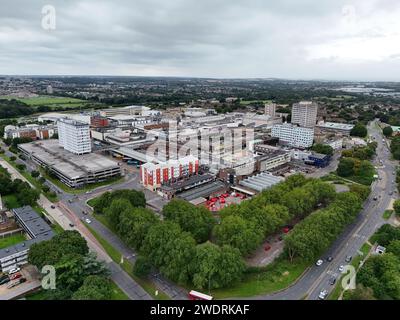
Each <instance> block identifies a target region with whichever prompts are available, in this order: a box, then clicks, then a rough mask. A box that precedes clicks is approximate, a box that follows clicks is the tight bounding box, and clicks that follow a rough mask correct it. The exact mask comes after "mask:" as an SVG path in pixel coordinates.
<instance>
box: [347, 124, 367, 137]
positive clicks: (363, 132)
mask: <svg viewBox="0 0 400 320" xmlns="http://www.w3.org/2000/svg"><path fill="white" fill-rule="evenodd" d="M367 134H368V130H367V127H366V126H364V125H363V124H362V123H357V124H356V125H355V126H354V128H353V129H352V130H351V131H350V135H352V136H356V137H360V138H365V137H366V136H367Z"/></svg>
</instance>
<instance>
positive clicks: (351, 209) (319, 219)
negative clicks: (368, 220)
mask: <svg viewBox="0 0 400 320" xmlns="http://www.w3.org/2000/svg"><path fill="white" fill-rule="evenodd" d="M361 204H362V200H361V198H360V197H359V196H358V195H357V194H355V193H352V192H346V193H340V194H338V195H336V198H335V200H334V201H333V202H332V203H331V204H330V205H329V206H328V207H327V208H325V209H322V210H319V211H316V212H314V213H313V214H311V215H309V216H308V217H307V218H305V219H304V220H303V221H301V222H300V223H298V224H297V225H296V226H295V227H294V229H293V230H292V231H291V232H290V233H289V234H288V235H287V236H286V237H285V239H284V240H285V252H286V253H287V255H288V257H289V259H290V260H291V261H293V260H294V259H295V258H300V259H303V260H306V261H313V260H315V259H317V258H318V257H319V256H320V255H321V254H322V253H323V252H325V251H326V250H327V249H328V248H329V246H330V245H331V244H332V243H333V241H334V240H335V239H337V237H338V236H339V235H340V234H341V233H342V231H343V230H344V228H345V227H346V226H347V225H349V224H350V223H352V222H353V221H354V219H355V218H356V217H357V215H358V213H359V212H360V210H361Z"/></svg>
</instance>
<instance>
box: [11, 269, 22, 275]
mask: <svg viewBox="0 0 400 320" xmlns="http://www.w3.org/2000/svg"><path fill="white" fill-rule="evenodd" d="M20 270H21V268H13V269H11V270H10V271H8V274H13V273H17V272H18V271H20Z"/></svg>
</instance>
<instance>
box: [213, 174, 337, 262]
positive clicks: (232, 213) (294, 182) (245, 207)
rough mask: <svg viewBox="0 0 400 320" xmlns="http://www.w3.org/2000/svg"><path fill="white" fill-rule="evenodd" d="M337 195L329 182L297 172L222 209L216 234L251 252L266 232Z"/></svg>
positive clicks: (218, 238)
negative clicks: (265, 189) (283, 180)
mask: <svg viewBox="0 0 400 320" xmlns="http://www.w3.org/2000/svg"><path fill="white" fill-rule="evenodd" d="M335 195H336V193H335V189H334V187H333V186H332V185H331V184H329V183H325V182H322V181H320V180H314V179H306V178H304V176H302V175H294V176H291V177H289V178H288V179H287V180H286V181H285V182H282V183H280V184H278V185H276V186H274V187H272V188H271V189H269V190H267V191H264V192H262V193H261V194H260V195H258V196H257V197H255V198H253V199H250V200H248V201H245V202H243V203H241V204H240V205H233V206H229V207H227V208H225V209H223V210H222V211H221V212H220V215H221V223H220V224H219V225H216V226H215V227H214V231H213V234H214V237H215V239H216V242H217V243H218V244H220V245H225V244H226V245H231V246H232V247H234V248H237V249H239V250H240V252H241V254H242V255H248V254H250V253H251V252H252V251H254V250H255V249H256V248H258V247H259V246H260V245H261V243H262V242H263V241H264V240H265V238H266V237H267V236H269V235H271V234H273V233H275V232H277V231H278V230H279V229H280V228H282V227H283V226H285V225H287V224H290V223H292V222H293V221H294V220H299V219H303V218H305V217H306V216H307V215H308V214H310V213H311V212H312V211H314V210H315V209H316V208H317V207H318V206H325V205H327V204H328V203H330V202H331V201H332V200H333V199H334V198H335Z"/></svg>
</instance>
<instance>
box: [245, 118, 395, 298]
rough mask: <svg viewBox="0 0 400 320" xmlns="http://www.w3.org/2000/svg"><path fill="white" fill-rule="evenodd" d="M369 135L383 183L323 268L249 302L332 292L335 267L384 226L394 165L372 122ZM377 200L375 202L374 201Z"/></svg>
mask: <svg viewBox="0 0 400 320" xmlns="http://www.w3.org/2000/svg"><path fill="white" fill-rule="evenodd" d="M368 129H369V133H370V134H371V135H372V136H373V137H375V140H376V141H377V142H378V148H377V156H376V158H375V160H374V164H375V165H376V166H378V165H379V164H380V160H382V161H383V165H382V166H380V167H379V169H378V174H379V177H381V178H382V180H376V181H375V182H374V183H373V185H372V186H371V188H372V192H371V195H370V197H369V198H368V199H367V201H366V202H365V203H364V206H363V210H362V211H361V212H360V214H359V216H358V218H357V220H356V221H355V222H354V223H353V224H351V225H349V226H348V227H347V228H346V230H345V231H344V232H343V233H342V235H341V236H340V237H339V238H338V239H337V240H336V241H335V242H334V243H333V245H332V246H331V247H330V249H329V250H328V251H327V252H326V253H325V255H324V256H323V257H321V259H323V260H325V261H324V263H323V265H322V266H320V267H317V266H315V265H313V266H311V267H310V268H309V269H308V270H307V271H306V272H305V273H304V275H303V276H302V277H301V278H300V279H299V280H298V281H297V282H296V283H295V284H294V285H292V286H291V287H289V288H287V289H286V290H282V291H280V292H278V293H273V294H268V295H260V296H257V297H253V298H252V299H259V300H300V299H304V297H306V299H309V300H317V299H318V295H319V293H320V292H321V291H322V290H327V291H328V293H330V292H332V290H333V289H334V286H330V285H329V283H328V282H329V279H330V278H331V277H332V276H335V277H337V278H339V276H340V275H339V271H338V268H339V266H340V265H346V264H347V263H346V262H345V258H346V256H352V257H355V256H356V255H357V254H358V252H359V249H360V248H361V246H362V245H363V244H364V243H365V242H366V241H368V239H369V238H370V237H371V236H372V235H373V234H374V233H375V231H376V230H377V229H378V228H379V227H381V226H382V225H383V224H385V223H387V221H385V220H384V219H383V218H382V215H383V213H384V211H385V210H386V209H387V207H388V206H389V205H390V202H391V201H392V199H393V198H395V197H397V194H396V193H394V194H393V196H390V195H389V193H390V191H394V190H395V189H396V184H394V183H393V181H395V175H394V174H393V172H395V170H396V166H397V163H396V162H394V161H391V160H390V151H389V150H388V148H387V144H386V143H384V142H383V141H382V134H381V132H380V131H378V129H377V128H376V126H374V123H372V124H371V125H370V126H369V127H368ZM374 197H377V198H378V200H377V201H374V200H373V198H374ZM328 256H332V257H333V258H334V259H333V261H332V262H327V261H326V258H327V257H328Z"/></svg>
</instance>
